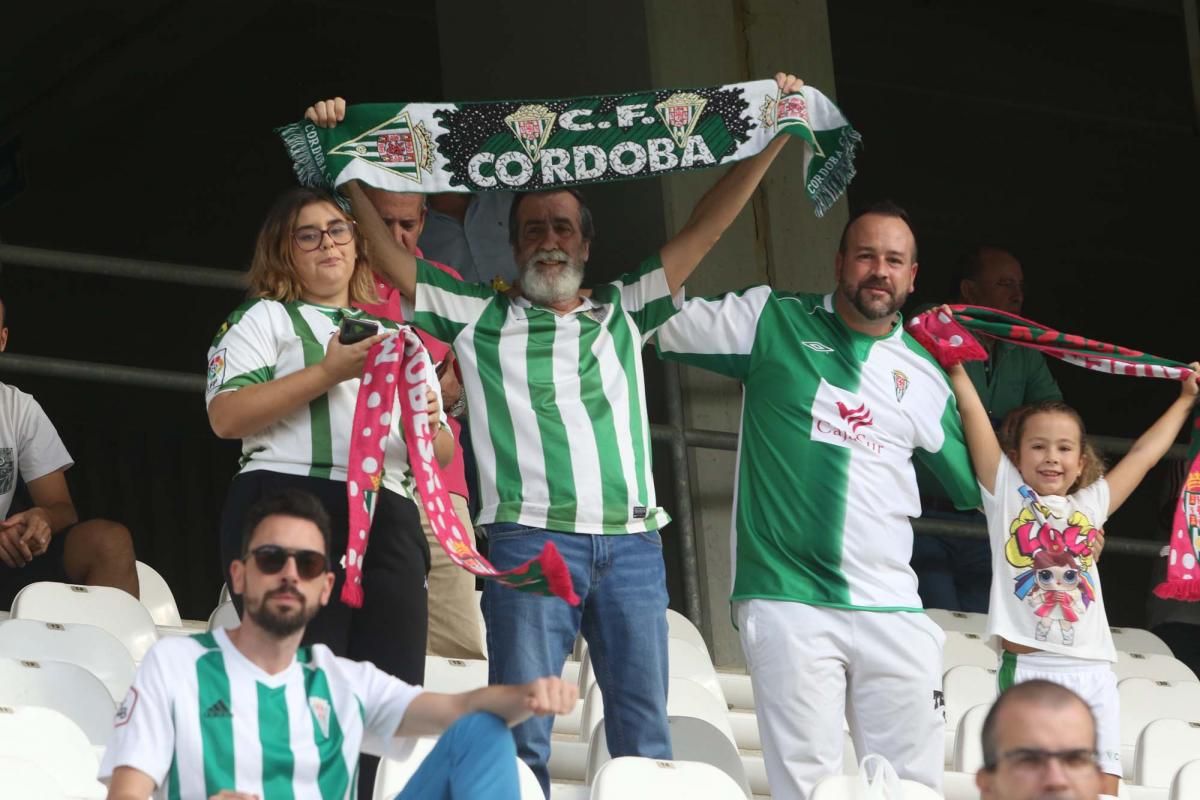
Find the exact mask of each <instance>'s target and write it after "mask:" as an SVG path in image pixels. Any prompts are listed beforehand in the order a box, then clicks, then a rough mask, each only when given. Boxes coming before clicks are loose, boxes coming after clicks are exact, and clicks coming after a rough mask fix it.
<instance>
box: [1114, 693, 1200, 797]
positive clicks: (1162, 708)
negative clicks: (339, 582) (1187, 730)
mask: <svg viewBox="0 0 1200 800" xmlns="http://www.w3.org/2000/svg"><path fill="white" fill-rule="evenodd" d="M1117 691H1118V692H1119V693H1120V696H1121V765H1122V766H1123V767H1124V768H1125V774H1126V778H1127V779H1128V780H1129V782H1130V783H1140V782H1141V776H1140V775H1138V774H1137V770H1136V760H1135V756H1136V753H1137V742H1138V737H1139V736H1140V735H1141V733H1142V730H1143V729H1144V728H1145V727H1146V726H1147V725H1149V724H1150V723H1151V722H1153V721H1154V720H1156V719H1188V720H1200V683H1194V682H1192V681H1181V682H1176V683H1171V682H1168V681H1152V680H1150V679H1149V678H1126V679H1125V680H1123V681H1121V682H1120V683H1118V684H1117Z"/></svg>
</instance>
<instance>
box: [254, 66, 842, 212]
mask: <svg viewBox="0 0 1200 800" xmlns="http://www.w3.org/2000/svg"><path fill="white" fill-rule="evenodd" d="M277 133H278V134H279V135H280V136H281V137H282V138H283V141H284V143H285V144H286V145H287V148H288V152H289V154H290V155H291V158H292V161H293V162H294V169H295V171H296V175H297V176H298V177H299V179H300V182H301V183H302V184H304V185H306V186H322V187H326V188H336V187H337V186H340V185H342V184H343V183H346V182H347V181H350V180H354V179H359V180H361V181H363V182H364V183H366V184H368V185H369V186H374V187H376V188H379V189H386V190H388V191H393V192H424V193H435V192H483V191H496V190H504V191H544V190H548V189H557V188H562V187H566V186H579V185H582V184H588V183H606V182H610V181H619V180H629V179H633V178H651V177H656V176H658V175H665V174H668V173H671V172H683V171H687V170H693V169H703V168H706V167H715V166H720V165H722V164H730V163H732V162H734V161H741V160H742V159H745V158H750V157H751V156H754V155H756V154H758V153H760V152H762V150H763V149H764V148H765V147H766V146H767V144H768V143H769V142H770V141H771V140H772V139H773V138H774V137H775V136H777V135H779V134H781V133H788V134H792V135H794V136H797V137H799V138H800V139H801V140H803V141H804V144H805V147H804V181H805V192H806V193H807V195H808V197H809V198H810V199H811V200H812V202H813V205H814V206H815V208H816V214H817V216H822V215H824V214H825V212H826V211H828V210H829V209H830V207H831V206H833V204H834V202H835V201H836V200H837V199H838V198H839V197H840V196H841V195H842V193H843V192H844V191H845V190H846V186H847V185H848V184H849V183H850V180H851V179H852V178H853V177H854V154H855V150H856V149H857V148H858V147H859V145H860V143H861V137H860V136H859V134H858V132H857V131H855V130H854V128H852V127H851V126H850V123H849V121H847V119H846V118H845V117H844V116H843V115H842V112H841V111H840V110H839V109H838V107H837V106H835V105H834V104H833V103H832V102H831V101H830V100H829V98H827V97H826V96H825V95H823V94H821V92H819V91H817V90H816V89H814V88H812V87H811V86H805V87H804V88H803V89H802V90H801V91H800V92H799V93H796V94H787V95H783V96H782V97H781V96H780V94H779V87H778V86H777V85H776V83H775V81H773V80H760V81H750V82H747V83H735V84H729V85H726V86H713V87H707V88H703V89H660V90H655V91H647V92H634V93H630V94H622V95H602V96H596V97H576V98H571V99H561V100H510V101H496V102H486V103H369V104H363V105H352V106H349V107H348V108H347V109H346V118H345V120H344V121H343V122H341V123H339V124H338V125H337V127H334V128H318V127H317V126H315V125H313V124H312V123H310V122H307V121H306V122H297V123H294V124H291V125H285V126H284V127H282V128H279V129H277Z"/></svg>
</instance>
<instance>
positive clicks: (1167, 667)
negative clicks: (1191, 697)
mask: <svg viewBox="0 0 1200 800" xmlns="http://www.w3.org/2000/svg"><path fill="white" fill-rule="evenodd" d="M1113 671H1114V672H1116V673H1117V680H1124V679H1125V678H1150V679H1151V680H1155V681H1200V678H1197V677H1196V673H1194V672H1192V670H1191V669H1190V668H1189V667H1188V665H1187V664H1185V663H1183V662H1182V661H1180V660H1179V659H1177V658H1175V657H1174V656H1164V655H1162V654H1160V653H1124V652H1121V651H1117V663H1116V664H1114V665H1113Z"/></svg>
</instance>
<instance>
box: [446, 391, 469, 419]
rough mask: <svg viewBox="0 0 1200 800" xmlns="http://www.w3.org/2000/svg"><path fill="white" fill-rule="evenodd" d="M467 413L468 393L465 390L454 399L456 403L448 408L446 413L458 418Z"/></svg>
mask: <svg viewBox="0 0 1200 800" xmlns="http://www.w3.org/2000/svg"><path fill="white" fill-rule="evenodd" d="M465 413H467V393H466V392H463V393H461V394H459V396H458V399H457V400H455V401H454V405H452V406H450V408H448V409H446V414H447V415H448V416H451V417H454V418H455V419H458V418H459V417H461V416H462V415H463V414H465Z"/></svg>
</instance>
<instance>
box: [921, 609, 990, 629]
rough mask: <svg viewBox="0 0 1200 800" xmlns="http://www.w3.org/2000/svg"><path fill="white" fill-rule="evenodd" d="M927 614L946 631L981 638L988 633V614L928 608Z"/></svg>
mask: <svg viewBox="0 0 1200 800" xmlns="http://www.w3.org/2000/svg"><path fill="white" fill-rule="evenodd" d="M925 613H926V614H927V615H928V616H929V618H930V619H931V620H933V621H934V622H935V623H937V626H938V627H939V628H941V629H942V630H944V631H960V632H962V633H977V634H979V635H980V636H983V634H984V633H985V632H986V631H987V614H976V613H973V612H969V611H947V610H946V609H944V608H927V609H925Z"/></svg>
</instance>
